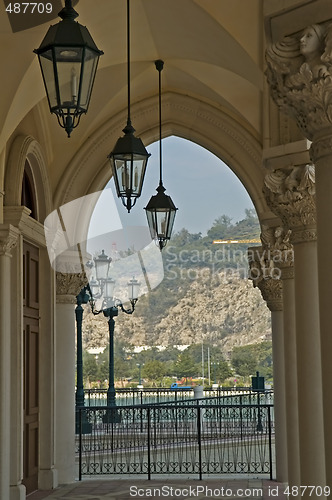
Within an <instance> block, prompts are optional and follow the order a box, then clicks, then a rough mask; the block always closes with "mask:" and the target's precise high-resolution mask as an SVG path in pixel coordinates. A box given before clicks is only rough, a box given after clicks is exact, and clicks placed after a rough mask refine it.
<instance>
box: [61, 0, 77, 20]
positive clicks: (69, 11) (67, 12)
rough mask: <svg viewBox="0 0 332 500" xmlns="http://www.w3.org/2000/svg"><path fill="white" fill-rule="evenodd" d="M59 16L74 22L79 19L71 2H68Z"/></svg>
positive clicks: (69, 0) (67, 0)
mask: <svg viewBox="0 0 332 500" xmlns="http://www.w3.org/2000/svg"><path fill="white" fill-rule="evenodd" d="M58 16H59V17H61V19H63V20H65V19H69V20H73V19H76V17H78V13H77V12H76V10H75V9H74V8H73V6H72V1H71V0H66V3H65V6H64V7H63V9H61V10H60V12H59V13H58Z"/></svg>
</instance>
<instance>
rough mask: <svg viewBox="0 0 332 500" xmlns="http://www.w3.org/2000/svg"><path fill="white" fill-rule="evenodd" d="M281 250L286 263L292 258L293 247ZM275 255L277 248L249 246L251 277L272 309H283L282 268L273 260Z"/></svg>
mask: <svg viewBox="0 0 332 500" xmlns="http://www.w3.org/2000/svg"><path fill="white" fill-rule="evenodd" d="M279 252H280V255H283V258H284V260H285V262H284V265H286V263H288V262H290V261H291V260H292V258H293V251H292V249H291V250H288V251H286V250H281V251H279ZM275 256H276V249H270V248H267V247H266V246H265V247H263V246H262V247H251V248H248V262H249V268H250V269H249V279H251V280H252V281H253V285H254V287H258V288H259V289H260V291H261V294H262V297H263V299H264V300H265V301H266V303H267V306H268V308H269V309H270V311H282V309H283V304H282V283H281V281H280V277H281V270H280V268H279V267H278V265H277V264H276V263H275V262H274V260H273V259H274V257H275Z"/></svg>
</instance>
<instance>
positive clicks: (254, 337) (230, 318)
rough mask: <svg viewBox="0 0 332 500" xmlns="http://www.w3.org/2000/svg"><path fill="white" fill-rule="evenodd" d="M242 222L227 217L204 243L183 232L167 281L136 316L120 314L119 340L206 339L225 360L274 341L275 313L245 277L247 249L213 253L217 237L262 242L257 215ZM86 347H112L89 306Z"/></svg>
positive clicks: (174, 242)
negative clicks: (235, 351)
mask: <svg viewBox="0 0 332 500" xmlns="http://www.w3.org/2000/svg"><path fill="white" fill-rule="evenodd" d="M248 212H249V211H248ZM225 222H226V224H225ZM242 222H243V224H242V226H241V224H240V226H239V223H237V225H236V226H234V225H231V224H230V220H229V219H228V221H227V218H226V216H223V217H222V218H219V219H217V221H216V223H215V224H214V226H213V227H212V228H211V230H210V231H208V236H207V237H205V238H202V237H201V235H190V234H189V233H188V232H187V231H186V230H182V231H181V232H180V233H178V234H177V235H176V236H175V237H174V240H172V247H166V249H167V248H171V251H170V250H168V251H167V252H165V251H164V252H165V253H164V255H163V258H164V268H165V277H164V280H163V281H162V283H161V284H160V285H159V286H158V287H157V288H156V289H154V290H152V291H151V292H150V293H149V294H147V295H145V296H143V297H141V298H140V299H139V301H138V302H137V306H136V310H135V313H134V314H133V315H131V316H128V315H126V314H123V313H121V312H119V316H118V317H117V318H115V322H116V326H115V335H116V337H117V338H118V339H121V340H123V341H125V342H127V343H129V344H132V345H136V346H137V345H150V346H152V345H179V344H182V345H187V344H194V343H195V344H197V343H200V342H202V340H203V341H204V342H209V343H212V344H215V345H220V346H222V348H223V352H224V355H225V356H226V357H228V356H229V353H230V352H231V351H232V349H233V347H235V346H242V345H247V344H252V343H259V342H262V341H264V340H270V339H271V325H270V312H269V310H268V308H267V306H266V304H265V302H264V300H263V299H262V297H261V294H260V291H259V290H258V289H255V288H253V285H252V282H251V281H249V280H248V279H247V277H246V272H245V271H246V269H247V261H246V248H247V246H248V245H243V244H242V245H235V248H233V247H232V248H230V246H228V248H227V249H226V250H225V249H224V248H223V250H222V251H223V254H221V253H220V251H221V250H220V248H219V249H217V248H215V247H216V245H215V246H214V248H213V253H211V252H212V250H211V248H212V247H213V245H212V241H213V240H212V238H214V237H215V235H219V236H220V237H221V238H225V237H227V236H228V235H229V234H230V233H231V234H230V236H231V237H234V236H236V237H241V233H242V234H243V233H244V234H245V237H246V238H248V237H257V235H258V234H259V226H258V222H257V219H255V218H254V217H253V214H252V213H248V214H247V217H246V219H244V221H242ZM218 223H219V224H218ZM220 223H221V224H220ZM225 226H226V227H225ZM227 226H228V227H227ZM209 232H210V234H209ZM211 233H212V234H211ZM242 237H243V236H242ZM181 252H182V253H181ZM183 252H185V253H183ZM218 252H219V253H218ZM184 255H185V256H186V258H185V259H184ZM170 256H171V257H170ZM174 256H176V258H175V257H174ZM170 262H171V263H172V267H171V268H170ZM83 342H84V346H85V348H92V347H93V348H95V347H100V346H106V345H107V343H108V325H107V320H106V318H104V317H103V315H102V314H101V315H99V316H93V315H92V314H91V313H89V312H88V308H87V306H86V311H85V316H84V325H83Z"/></svg>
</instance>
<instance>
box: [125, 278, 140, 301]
mask: <svg viewBox="0 0 332 500" xmlns="http://www.w3.org/2000/svg"><path fill="white" fill-rule="evenodd" d="M139 288H140V283H139V282H138V281H137V280H130V281H129V283H128V296H129V300H134V299H137V297H138V293H139Z"/></svg>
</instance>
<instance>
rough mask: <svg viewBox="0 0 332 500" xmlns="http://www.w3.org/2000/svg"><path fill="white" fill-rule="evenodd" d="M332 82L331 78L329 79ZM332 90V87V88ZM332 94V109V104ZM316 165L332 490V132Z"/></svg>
mask: <svg viewBox="0 0 332 500" xmlns="http://www.w3.org/2000/svg"><path fill="white" fill-rule="evenodd" d="M329 80H330V81H331V78H329ZM331 86H332V85H331ZM331 93H332V90H331V92H330V94H329V96H330V100H329V109H330V106H331V104H330V103H331V101H332V95H331ZM311 154H312V158H313V160H314V162H315V165H316V200H317V234H318V238H317V239H318V241H317V252H318V285H319V302H320V304H319V307H320V328H321V330H320V340H321V359H322V384H323V412H324V441H325V457H326V458H325V460H326V484H327V485H329V486H330V487H332V425H331V424H332V397H331V396H332V359H331V356H332V335H331V330H332V307H331V297H332V266H331V249H332V231H331V225H332V222H331V221H332V203H331V194H332V129H329V130H328V131H326V136H325V137H324V135H322V136H320V137H319V136H318V134H315V137H314V142H313V144H312V146H311Z"/></svg>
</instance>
